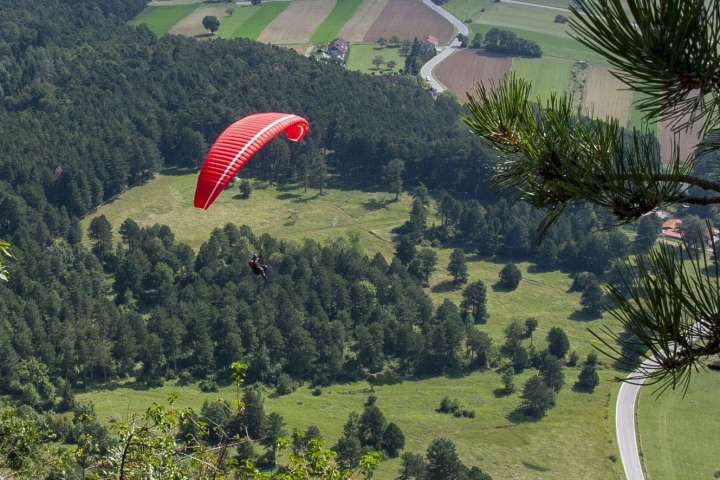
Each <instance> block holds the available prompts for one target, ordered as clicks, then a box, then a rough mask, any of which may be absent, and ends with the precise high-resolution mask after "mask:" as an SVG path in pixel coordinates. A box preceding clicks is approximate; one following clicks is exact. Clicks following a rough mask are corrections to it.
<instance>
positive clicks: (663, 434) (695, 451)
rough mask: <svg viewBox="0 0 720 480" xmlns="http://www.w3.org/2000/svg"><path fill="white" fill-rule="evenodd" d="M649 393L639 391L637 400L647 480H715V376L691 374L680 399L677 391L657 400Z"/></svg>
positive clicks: (719, 389) (718, 386)
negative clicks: (684, 392) (699, 479)
mask: <svg viewBox="0 0 720 480" xmlns="http://www.w3.org/2000/svg"><path fill="white" fill-rule="evenodd" d="M652 390H653V389H652V387H648V388H645V389H642V390H641V391H640V398H639V400H638V418H637V422H638V426H639V431H640V443H641V447H642V454H643V459H644V464H645V469H646V471H647V477H648V478H651V479H652V480H665V479H667V480H670V479H675V478H708V479H710V478H714V477H713V473H714V472H715V471H716V470H718V469H720V460H719V459H718V456H717V455H715V454H712V453H710V452H717V451H719V450H720V436H718V434H717V432H718V429H719V428H720V420H718V417H717V399H718V397H720V373H718V372H715V371H712V370H711V371H708V372H698V373H695V374H693V377H692V381H691V382H690V386H689V388H688V391H687V395H686V396H685V398H683V395H682V392H681V391H679V390H675V391H672V390H668V391H666V392H665V393H664V394H663V395H662V396H661V397H660V398H656V397H654V396H653V395H652Z"/></svg>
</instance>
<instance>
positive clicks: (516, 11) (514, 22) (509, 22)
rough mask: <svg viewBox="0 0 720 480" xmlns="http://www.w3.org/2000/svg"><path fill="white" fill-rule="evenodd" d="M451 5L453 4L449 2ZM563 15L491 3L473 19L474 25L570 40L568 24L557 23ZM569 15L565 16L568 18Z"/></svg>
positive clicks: (513, 4)
mask: <svg viewBox="0 0 720 480" xmlns="http://www.w3.org/2000/svg"><path fill="white" fill-rule="evenodd" d="M448 3H451V2H448ZM558 14H563V13H562V12H559V11H557V10H550V9H547V8H537V7H529V6H525V5H518V4H516V3H503V2H500V3H496V2H491V3H490V4H489V5H488V6H487V7H486V8H485V11H484V12H482V13H479V14H477V16H476V17H475V18H473V24H474V23H476V22H477V23H481V24H486V25H495V26H497V27H498V28H517V29H519V30H525V31H528V32H537V33H544V34H548V35H553V36H555V37H560V38H566V39H569V38H570V35H568V31H569V30H570V29H569V27H568V25H567V23H556V22H555V17H557V16H558ZM567 15H568V14H565V16H567Z"/></svg>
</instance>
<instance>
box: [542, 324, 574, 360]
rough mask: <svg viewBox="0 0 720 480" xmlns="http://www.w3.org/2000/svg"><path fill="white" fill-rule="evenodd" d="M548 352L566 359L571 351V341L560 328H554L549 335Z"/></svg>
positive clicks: (547, 338)
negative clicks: (566, 355)
mask: <svg viewBox="0 0 720 480" xmlns="http://www.w3.org/2000/svg"><path fill="white" fill-rule="evenodd" d="M546 340H547V342H548V352H550V353H551V354H552V355H554V356H555V357H557V358H563V357H565V354H566V353H567V352H568V350H570V340H568V337H567V335H566V334H565V331H563V329H562V328H560V327H552V328H551V329H550V331H549V332H548V334H547V337H546Z"/></svg>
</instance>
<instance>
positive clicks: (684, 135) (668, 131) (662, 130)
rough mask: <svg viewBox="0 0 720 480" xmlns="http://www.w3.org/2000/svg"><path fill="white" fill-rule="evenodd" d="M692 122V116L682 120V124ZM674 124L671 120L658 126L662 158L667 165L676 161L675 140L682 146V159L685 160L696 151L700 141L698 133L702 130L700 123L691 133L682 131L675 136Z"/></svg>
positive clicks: (686, 116) (664, 121)
mask: <svg viewBox="0 0 720 480" xmlns="http://www.w3.org/2000/svg"><path fill="white" fill-rule="evenodd" d="M689 121H690V116H689V115H685V116H684V117H683V118H682V121H681V122H680V123H681V124H683V123H687V122H689ZM672 125H673V122H672V121H669V120H663V121H661V122H660V124H659V125H658V140H659V141H660V157H661V158H662V161H663V162H665V163H669V162H672V161H673V160H675V150H674V148H673V140H674V141H675V142H677V143H678V144H679V145H680V158H681V159H682V160H685V159H686V158H688V156H689V155H691V154H692V153H693V152H694V151H695V147H697V145H698V143H700V139H699V138H698V135H697V132H699V131H700V130H701V129H702V124H701V123H698V124H696V125H697V126H696V127H695V128H694V129H693V130H691V131H687V132H686V131H681V132H678V133H677V134H675V133H674V132H673V128H672Z"/></svg>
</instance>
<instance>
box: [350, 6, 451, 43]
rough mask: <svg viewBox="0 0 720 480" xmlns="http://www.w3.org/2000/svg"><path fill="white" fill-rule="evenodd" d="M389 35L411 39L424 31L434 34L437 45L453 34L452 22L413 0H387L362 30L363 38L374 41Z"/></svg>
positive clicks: (366, 40)
mask: <svg viewBox="0 0 720 480" xmlns="http://www.w3.org/2000/svg"><path fill="white" fill-rule="evenodd" d="M393 35H397V36H399V37H400V38H401V39H403V40H410V41H412V40H413V39H414V38H415V37H417V38H418V39H420V38H422V37H424V36H425V35H432V36H434V37H437V39H438V40H439V42H440V44H441V45H444V44H446V43H449V42H450V40H452V37H453V26H452V24H450V22H448V21H447V20H445V19H444V18H443V17H441V16H440V15H439V14H437V13H436V12H435V11H434V10H432V9H431V8H429V7H428V6H427V5H424V4H422V3H420V2H418V1H417V0H390V2H389V3H388V4H387V6H386V7H385V9H384V10H383V11H382V13H381V14H380V16H379V17H378V18H377V20H375V22H374V23H373V24H372V26H371V27H370V28H369V29H368V30H367V32H365V36H364V37H363V41H365V42H376V41H377V39H378V38H380V37H385V38H390V37H392V36H393Z"/></svg>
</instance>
